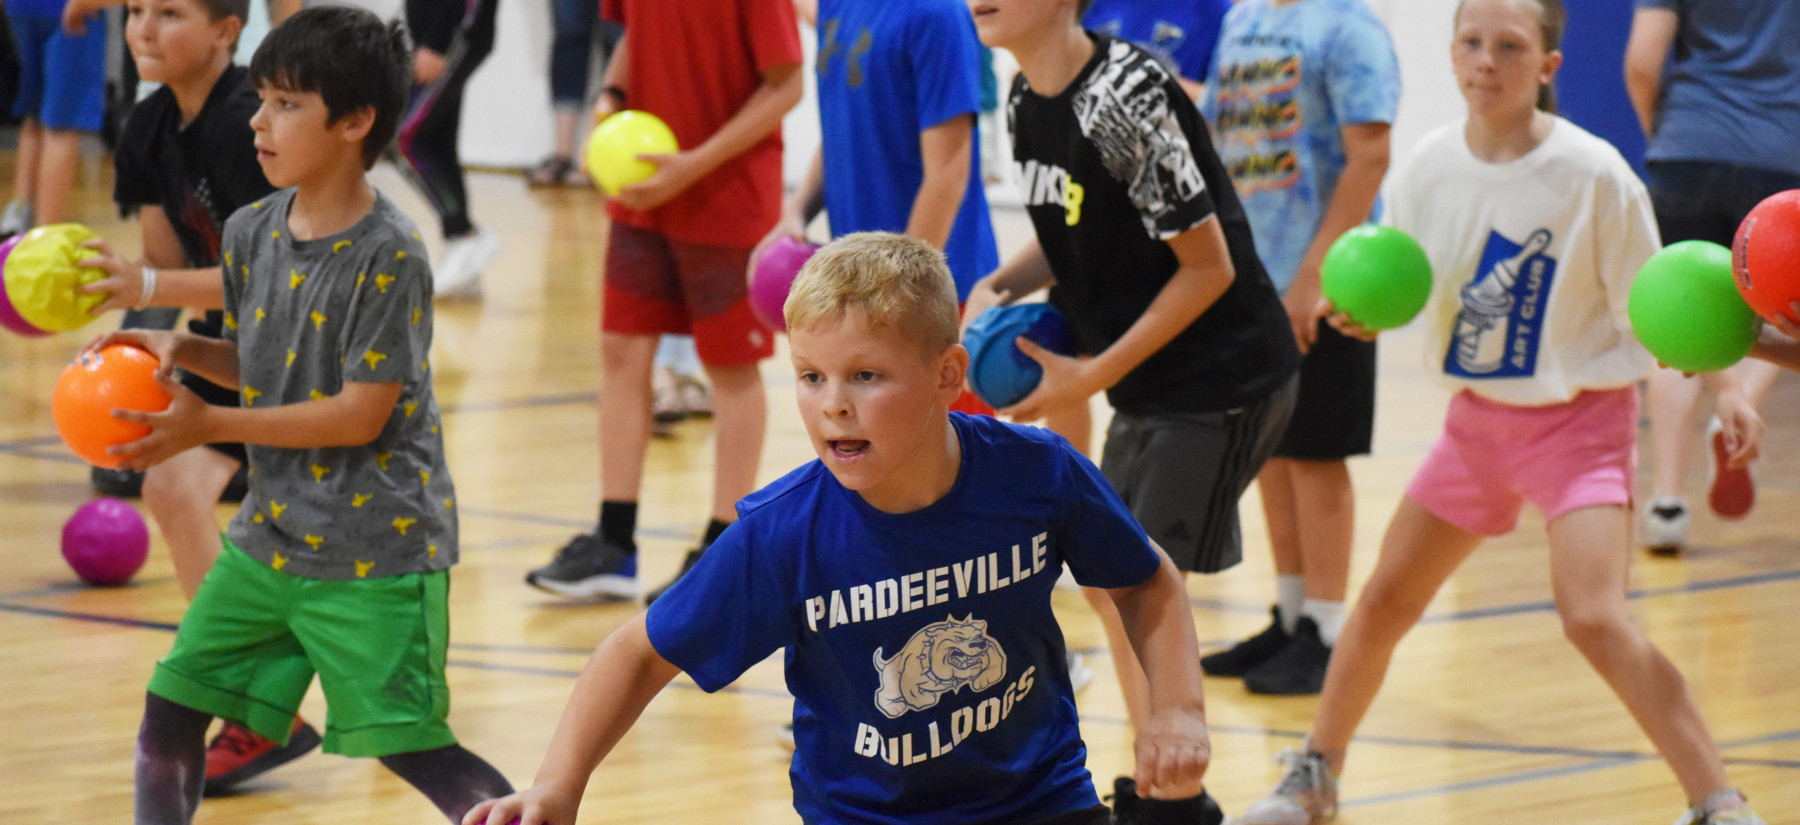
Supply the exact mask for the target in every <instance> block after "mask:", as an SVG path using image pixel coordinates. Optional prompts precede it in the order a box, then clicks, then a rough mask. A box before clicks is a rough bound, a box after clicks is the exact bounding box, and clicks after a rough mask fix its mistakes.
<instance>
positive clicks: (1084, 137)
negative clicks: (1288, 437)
mask: <svg viewBox="0 0 1800 825" xmlns="http://www.w3.org/2000/svg"><path fill="white" fill-rule="evenodd" d="M1089 37H1090V38H1092V39H1093V41H1094V45H1095V53H1094V57H1093V59H1092V60H1090V61H1088V64H1087V65H1086V66H1084V67H1082V70H1081V74H1079V75H1077V76H1076V78H1075V80H1074V82H1072V83H1070V84H1069V87H1068V88H1067V89H1064V90H1063V92H1062V93H1061V94H1059V95H1057V96H1055V97H1044V96H1042V95H1039V94H1038V93H1036V92H1034V91H1032V90H1031V86H1030V84H1028V83H1026V82H1025V76H1024V75H1023V74H1021V75H1019V76H1018V78H1017V79H1016V80H1014V81H1013V88H1012V96H1011V100H1010V101H1009V103H1008V106H1007V117H1008V120H1009V123H1010V125H1011V131H1012V134H1013V157H1014V163H1015V166H1016V168H1015V171H1016V172H1017V173H1018V179H1019V181H1020V183H1019V186H1020V189H1021V190H1022V193H1023V194H1024V196H1025V204H1026V211H1027V212H1028V213H1029V214H1030V215H1031V222H1032V224H1033V225H1034V226H1035V227H1036V229H1037V236H1038V242H1039V243H1040V244H1041V245H1042V246H1043V248H1044V255H1045V257H1046V258H1048V259H1049V261H1050V268H1051V270H1052V271H1053V272H1054V273H1055V275H1056V286H1055V287H1053V288H1051V290H1050V302H1051V303H1052V304H1054V305H1055V306H1056V308H1057V309H1058V310H1061V311H1062V313H1063V315H1065V316H1067V317H1068V319H1069V323H1070V326H1072V327H1073V328H1074V330H1075V334H1076V337H1077V338H1078V339H1079V341H1080V343H1081V346H1082V349H1083V351H1085V352H1088V353H1098V352H1100V351H1102V350H1104V349H1106V348H1107V347H1108V346H1111V345H1112V343H1113V342H1115V341H1117V340H1118V339H1119V338H1120V337H1121V336H1123V335H1124V334H1125V331H1126V330H1127V329H1130V328H1131V325H1132V324H1133V323H1135V322H1136V321H1137V319H1138V318H1139V317H1141V316H1142V315H1143V314H1144V310H1146V309H1148V308H1149V306H1150V304H1151V302H1152V301H1154V300H1155V299H1156V296H1157V295H1158V294H1159V293H1160V292H1161V291H1162V289H1163V287H1164V286H1165V285H1167V284H1168V282H1169V279H1170V278H1171V277H1173V276H1174V274H1175V270H1176V269H1177V268H1179V262H1178V261H1177V260H1176V258H1175V252H1174V250H1173V249H1171V248H1170V247H1169V245H1168V243H1166V241H1167V239H1169V238H1173V237H1175V236H1176V235H1179V234H1181V233H1183V232H1185V231H1187V230H1189V229H1192V228H1194V227H1196V226H1199V225H1200V224H1202V223H1204V222H1206V220H1207V219H1209V218H1213V217H1217V218H1218V219H1219V226H1220V229H1221V230H1223V232H1224V234H1225V241H1226V243H1227V245H1228V246H1229V247H1230V250H1231V263H1232V266H1233V267H1234V268H1235V270H1236V273H1237V277H1236V278H1235V279H1234V280H1233V281H1232V283H1231V286H1230V287H1229V288H1227V289H1226V290H1225V292H1224V294H1222V295H1220V296H1219V299H1218V301H1216V302H1215V303H1214V304H1213V305H1212V306H1211V307H1209V308H1208V309H1207V310H1206V312H1204V313H1202V314H1201V315H1200V317H1199V318H1197V319H1195V320H1194V322H1193V323H1192V324H1189V325H1188V328H1187V329H1185V330H1182V331H1181V333H1180V334H1178V335H1176V336H1175V338H1174V339H1173V340H1171V341H1169V343H1168V344H1166V345H1164V346H1163V348H1162V349H1160V350H1158V351H1157V352H1156V353H1155V354H1153V355H1151V356H1150V357H1149V358H1147V359H1145V360H1144V362H1143V363H1142V364H1140V365H1138V367H1137V369H1134V370H1132V371H1131V372H1130V373H1128V374H1127V375H1126V376H1125V377H1124V378H1123V379H1122V380H1120V381H1119V383H1118V384H1116V385H1115V386H1113V388H1112V389H1110V390H1108V391H1107V394H1106V396H1107V400H1108V401H1110V402H1111V403H1112V405H1113V407H1114V408H1115V409H1118V410H1120V411H1123V412H1126V413H1131V414H1135V415H1159V414H1169V413H1188V412H1218V411H1221V410H1228V409H1232V408H1234V407H1239V406H1242V405H1244V404H1245V403H1247V402H1250V401H1254V400H1256V399H1258V398H1261V397H1263V396H1266V395H1267V394H1268V393H1270V392H1272V391H1273V390H1274V389H1275V388H1276V387H1277V386H1278V385H1279V384H1280V383H1281V382H1282V381H1284V380H1286V379H1287V378H1288V376H1290V375H1292V374H1293V372H1294V370H1295V369H1296V368H1297V367H1298V366H1299V363H1300V351H1299V349H1298V348H1297V347H1296V346H1295V344H1294V334H1293V332H1292V330H1291V327H1290V326H1289V324H1288V320H1287V312H1286V311H1285V310H1284V309H1283V308H1282V304H1281V298H1280V295H1279V293H1277V292H1276V291H1275V286H1274V284H1272V283H1271V282H1270V281H1269V276H1268V273H1267V272H1264V271H1263V267H1262V261H1260V260H1259V259H1258V258H1257V257H1256V247H1255V244H1254V243H1253V242H1252V240H1251V236H1250V224H1249V222H1248V221H1247V220H1246V219H1245V217H1244V210H1243V207H1242V206H1241V205H1240V204H1239V203H1238V198H1237V193H1236V192H1235V191H1233V190H1232V188H1231V177H1230V176H1229V175H1227V174H1226V172H1225V169H1224V167H1223V166H1222V165H1221V164H1220V163H1219V157H1218V155H1217V153H1215V152H1214V151H1213V147H1212V141H1211V139H1210V138H1209V137H1208V136H1207V132H1206V126H1205V124H1204V123H1203V122H1202V121H1201V119H1200V113H1199V111H1198V110H1197V109H1195V108H1194V105H1193V103H1192V102H1191V101H1190V100H1189V99H1188V97H1187V94H1186V93H1185V92H1183V91H1182V88H1181V86H1180V84H1179V83H1177V82H1176V80H1175V77H1174V76H1173V75H1171V74H1169V72H1168V70H1167V69H1165V68H1164V67H1163V66H1162V64H1161V63H1158V62H1157V61H1156V58H1154V57H1152V56H1150V55H1149V54H1148V53H1146V52H1145V51H1143V50H1142V49H1139V48H1137V47H1136V46H1133V45H1131V44H1129V43H1126V42H1124V41H1122V40H1114V39H1113V38H1110V37H1107V36H1105V35H1099V34H1092V33H1090V34H1089Z"/></svg>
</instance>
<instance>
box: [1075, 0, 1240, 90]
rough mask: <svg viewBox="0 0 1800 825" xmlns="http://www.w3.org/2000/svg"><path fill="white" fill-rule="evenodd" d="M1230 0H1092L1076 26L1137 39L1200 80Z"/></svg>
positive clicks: (1158, 56)
mask: <svg viewBox="0 0 1800 825" xmlns="http://www.w3.org/2000/svg"><path fill="white" fill-rule="evenodd" d="M1230 10H1231V0H1163V1H1162V2H1157V3H1148V2H1145V0H1094V4H1093V5H1091V6H1089V7H1088V11H1087V15H1086V16H1084V17H1082V18H1081V26H1082V28H1085V29H1092V30H1093V31H1097V32H1100V33H1101V34H1107V35H1111V36H1113V37H1116V38H1119V39H1120V40H1129V41H1131V42H1132V43H1136V44H1137V45H1138V46H1139V47H1141V48H1142V49H1143V50H1144V51H1147V52H1149V53H1151V54H1153V55H1156V59H1158V60H1161V61H1162V62H1163V63H1164V64H1165V65H1167V66H1169V67H1170V68H1172V69H1174V70H1175V72H1176V73H1177V74H1179V75H1181V76H1182V77H1185V78H1187V79H1189V80H1204V79H1206V73H1207V72H1208V71H1210V70H1211V69H1212V59H1213V47H1214V46H1217V45H1218V44H1219V22H1220V21H1221V20H1223V19H1224V17H1225V12H1227V11H1230Z"/></svg>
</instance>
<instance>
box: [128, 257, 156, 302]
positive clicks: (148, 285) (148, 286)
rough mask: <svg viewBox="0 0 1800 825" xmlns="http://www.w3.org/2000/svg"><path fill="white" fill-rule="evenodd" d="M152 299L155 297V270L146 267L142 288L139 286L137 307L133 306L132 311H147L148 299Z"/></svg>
mask: <svg viewBox="0 0 1800 825" xmlns="http://www.w3.org/2000/svg"><path fill="white" fill-rule="evenodd" d="M154 297H156V268H155V267H149V266H146V267H144V283H143V286H141V287H140V288H139V289H138V299H137V305H136V306H133V307H132V309H133V310H145V309H149V308H150V299H151V298H154Z"/></svg>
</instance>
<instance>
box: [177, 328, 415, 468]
mask: <svg viewBox="0 0 1800 825" xmlns="http://www.w3.org/2000/svg"><path fill="white" fill-rule="evenodd" d="M202 340H204V339H202ZM233 377H234V378H235V377H236V376H235V375H234V376H233ZM209 380H210V379H209ZM226 386H231V385H229V384H228V385H226ZM400 390H401V385H400V384H399V383H398V382H394V383H385V384H368V383H361V382H351V383H347V384H345V385H344V388H343V389H342V390H340V391H339V392H338V394H337V395H333V396H331V397H329V398H321V399H318V400H316V401H301V402H299V403H296V404H282V405H279V406H272V407H257V406H256V402H255V399H251V401H250V403H249V404H248V405H247V406H244V407H211V408H208V410H207V416H206V418H207V426H206V433H207V439H206V443H209V444H210V443H216V442H240V443H244V444H260V445H262V446H265V447H282V448H286V449H295V450H304V449H312V448H317V447H360V446H362V445H364V444H368V443H369V442H371V441H374V440H375V439H376V437H378V436H380V435H381V431H382V429H383V428H384V427H386V426H387V421H388V418H389V417H390V416H392V415H393V412H394V404H395V403H396V402H397V401H399V400H400Z"/></svg>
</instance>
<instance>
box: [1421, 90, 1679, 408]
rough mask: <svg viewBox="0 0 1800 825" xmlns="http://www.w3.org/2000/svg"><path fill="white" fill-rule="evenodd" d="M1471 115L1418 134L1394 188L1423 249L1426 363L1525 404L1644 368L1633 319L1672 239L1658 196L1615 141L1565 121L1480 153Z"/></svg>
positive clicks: (1492, 395)
mask: <svg viewBox="0 0 1800 825" xmlns="http://www.w3.org/2000/svg"><path fill="white" fill-rule="evenodd" d="M1463 128H1464V123H1463V122H1457V123H1454V124H1451V125H1449V126H1445V127H1442V128H1439V129H1437V130H1435V131H1433V132H1431V133H1430V134H1428V135H1426V136H1425V137H1424V139H1422V140H1420V141H1419V144H1418V146H1417V147H1415V148H1414V150H1413V152H1412V154H1411V156H1410V157H1408V158H1407V159H1406V161H1405V162H1404V163H1403V164H1402V166H1401V167H1400V168H1399V169H1398V170H1397V171H1396V172H1395V173H1394V175H1393V177H1392V178H1391V180H1390V183H1389V200H1388V205H1389V207H1390V209H1389V212H1388V215H1387V220H1388V222H1389V223H1391V224H1392V225H1394V226H1396V227H1398V228H1400V229H1402V230H1405V231H1406V232H1407V233H1409V234H1411V235H1412V236H1413V237H1414V238H1416V239H1418V241H1419V243H1420V244H1421V245H1423V246H1424V247H1425V254H1426V255H1427V256H1428V257H1429V258H1430V259H1431V269H1432V276H1433V281H1434V283H1433V286H1432V293H1431V300H1430V302H1428V303H1427V304H1426V305H1425V311H1424V313H1422V315H1421V316H1420V317H1421V318H1422V319H1423V323H1424V324H1425V325H1426V347H1425V360H1426V364H1427V366H1428V367H1429V368H1430V369H1431V370H1433V371H1435V372H1437V373H1438V374H1439V375H1440V376H1442V377H1443V379H1444V381H1445V382H1446V383H1447V384H1448V385H1449V386H1450V387H1451V388H1452V389H1453V390H1462V389H1468V390H1471V391H1473V392H1474V393H1476V394H1477V395H1480V396H1482V397H1484V398H1488V399H1492V400H1494V401H1500V402H1503V403H1508V404H1517V405H1520V406H1541V405H1545V404H1555V403H1560V402H1563V401H1567V400H1569V399H1571V398H1574V397H1575V396H1576V395H1577V394H1579V393H1580V392H1581V391H1583V390H1599V389H1611V388H1615V387H1621V386H1625V385H1627V384H1630V383H1633V382H1635V381H1637V380H1638V379H1640V378H1642V377H1644V375H1645V374H1647V373H1648V372H1649V370H1650V368H1651V366H1652V365H1653V364H1654V361H1653V360H1652V359H1651V357H1650V354H1649V353H1648V352H1646V351H1645V350H1644V348H1643V346H1642V345H1641V344H1639V343H1638V341H1637V338H1636V337H1634V336H1633V335H1632V332H1631V322H1630V320H1629V319H1628V318H1627V317H1626V314H1625V306H1626V298H1627V295H1628V294H1629V292H1630V290H1631V281H1632V279H1633V278H1635V277H1636V276H1637V271H1638V267H1639V266H1641V265H1642V264H1643V263H1644V260H1645V259H1647V258H1649V257H1650V255H1651V254H1653V253H1655V252H1656V251H1657V250H1658V249H1659V248H1660V247H1661V242H1660V240H1659V239H1658V237H1657V232H1656V220H1655V217H1654V215H1653V213H1652V212H1651V208H1650V196H1649V194H1648V193H1647V192H1646V191H1645V189H1644V184H1643V183H1642V182H1641V181H1639V180H1638V178H1637V175H1636V174H1635V173H1633V172H1632V170H1631V167H1630V166H1628V165H1626V163H1625V160H1624V158H1622V157H1620V156H1619V153H1618V151H1617V150H1615V149H1613V147H1612V146H1611V145H1609V144H1607V143H1606V142H1605V141H1602V140H1601V139H1599V138H1597V137H1594V136H1593V135H1591V134H1589V133H1587V132H1585V131H1583V130H1582V129H1581V128H1580V127H1578V126H1576V125H1575V124H1573V123H1570V122H1569V121H1567V120H1563V119H1562V118H1556V119H1555V124H1554V126H1553V127H1552V128H1551V130H1550V134H1549V136H1548V137H1546V138H1545V139H1544V141H1543V143H1541V144H1539V145H1538V146H1537V147H1536V148H1535V149H1532V150H1531V151H1530V152H1529V153H1527V154H1526V155H1525V156H1524V157H1521V158H1518V159H1516V160H1513V161H1510V162H1507V163H1487V162H1484V161H1481V160H1478V159H1476V157H1475V156H1474V155H1473V154H1472V153H1471V152H1470V151H1469V146H1468V143H1467V141H1466V140H1465V139H1464V137H1463Z"/></svg>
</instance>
